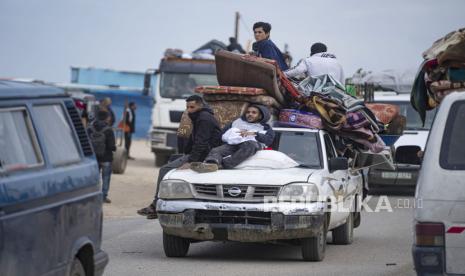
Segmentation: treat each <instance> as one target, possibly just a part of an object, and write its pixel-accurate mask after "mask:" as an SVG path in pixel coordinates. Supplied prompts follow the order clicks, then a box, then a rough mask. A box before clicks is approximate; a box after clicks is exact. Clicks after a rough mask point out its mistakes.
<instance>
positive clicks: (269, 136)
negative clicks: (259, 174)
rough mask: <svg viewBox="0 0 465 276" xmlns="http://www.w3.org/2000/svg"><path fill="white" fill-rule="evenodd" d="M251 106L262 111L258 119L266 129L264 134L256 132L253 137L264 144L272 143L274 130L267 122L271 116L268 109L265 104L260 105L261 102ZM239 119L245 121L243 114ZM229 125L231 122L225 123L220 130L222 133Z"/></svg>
mask: <svg viewBox="0 0 465 276" xmlns="http://www.w3.org/2000/svg"><path fill="white" fill-rule="evenodd" d="M251 106H254V107H256V108H258V110H260V113H262V119H261V120H260V124H261V125H262V126H263V129H264V130H265V131H266V133H265V134H262V133H257V136H256V137H255V139H256V140H257V142H259V143H262V144H265V145H266V146H270V145H271V144H273V140H274V136H275V134H274V130H273V129H272V128H271V126H270V125H269V124H268V121H269V120H270V118H271V115H270V111H269V110H268V108H267V107H266V106H264V105H261V104H252V105H251ZM241 119H242V120H243V121H247V118H246V117H245V114H243V115H242V117H241ZM231 126H232V122H231V123H229V124H227V125H226V126H225V127H224V128H223V130H222V132H221V133H222V135H223V134H224V133H226V131H228V129H230V128H231Z"/></svg>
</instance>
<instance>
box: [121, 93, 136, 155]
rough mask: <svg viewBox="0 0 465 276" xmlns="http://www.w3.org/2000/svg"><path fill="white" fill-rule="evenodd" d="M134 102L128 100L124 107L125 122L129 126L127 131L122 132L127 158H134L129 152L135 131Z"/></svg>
mask: <svg viewBox="0 0 465 276" xmlns="http://www.w3.org/2000/svg"><path fill="white" fill-rule="evenodd" d="M136 109H137V106H136V103H135V102H130V103H129V105H128V108H127V109H126V112H125V114H126V118H125V120H126V124H127V125H128V126H129V131H128V132H125V133H124V147H125V148H126V151H127V154H128V159H130V160H134V159H135V158H134V157H132V156H131V155H130V154H129V150H130V149H131V142H132V134H133V133H134V132H136Z"/></svg>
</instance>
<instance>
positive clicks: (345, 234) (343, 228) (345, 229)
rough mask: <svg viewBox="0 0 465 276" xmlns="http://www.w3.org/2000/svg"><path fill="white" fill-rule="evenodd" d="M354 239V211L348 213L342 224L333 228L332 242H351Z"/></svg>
mask: <svg viewBox="0 0 465 276" xmlns="http://www.w3.org/2000/svg"><path fill="white" fill-rule="evenodd" d="M353 240H354V213H352V212H351V213H349V216H348V217H347V220H346V222H345V223H344V224H343V225H340V226H338V227H337V228H335V229H333V242H334V243H335V244H351V243H352V242H353Z"/></svg>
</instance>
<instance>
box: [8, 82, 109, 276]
mask: <svg viewBox="0 0 465 276" xmlns="http://www.w3.org/2000/svg"><path fill="white" fill-rule="evenodd" d="M102 219H103V215H102V195H101V188H100V186H99V172H98V166H97V161H96V159H95V156H94V154H93V150H92V147H91V144H90V142H89V140H88V137H87V133H86V131H85V129H84V127H83V124H82V121H81V118H80V117H79V114H78V112H77V110H76V108H75V106H74V102H73V100H72V99H71V98H69V97H67V96H66V95H65V93H64V92H63V90H61V89H58V88H53V87H49V86H45V85H41V84H36V83H21V82H14V81H4V80H0V275H73V276H78V275H85V276H89V275H102V274H103V270H104V268H105V265H106V264H107V263H108V255H107V254H106V253H105V252H104V251H102V249H101V240H102Z"/></svg>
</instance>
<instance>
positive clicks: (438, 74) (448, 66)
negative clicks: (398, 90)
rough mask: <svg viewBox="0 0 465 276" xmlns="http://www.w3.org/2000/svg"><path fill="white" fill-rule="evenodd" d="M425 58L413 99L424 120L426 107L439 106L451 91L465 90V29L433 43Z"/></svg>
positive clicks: (417, 77)
mask: <svg viewBox="0 0 465 276" xmlns="http://www.w3.org/2000/svg"><path fill="white" fill-rule="evenodd" d="M423 58H424V62H423V63H422V64H421V66H420V69H419V71H418V73H417V76H416V78H415V82H414V85H413V88H412V93H411V99H410V101H411V103H412V106H413V107H414V108H415V110H417V112H418V113H419V114H420V117H421V119H422V120H423V122H424V121H425V116H426V110H430V109H433V108H436V107H437V106H438V105H439V104H440V103H441V101H442V100H443V99H444V97H445V96H447V95H448V94H449V93H451V92H452V91H458V92H462V91H465V28H463V29H459V30H457V31H454V32H451V33H449V34H447V35H446V36H444V37H443V38H441V39H439V40H437V41H436V42H434V43H433V45H432V46H431V47H430V48H429V49H428V50H426V51H425V52H424V53H423Z"/></svg>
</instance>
